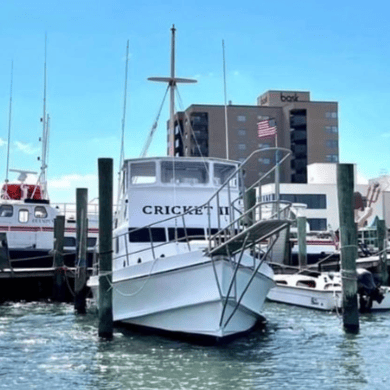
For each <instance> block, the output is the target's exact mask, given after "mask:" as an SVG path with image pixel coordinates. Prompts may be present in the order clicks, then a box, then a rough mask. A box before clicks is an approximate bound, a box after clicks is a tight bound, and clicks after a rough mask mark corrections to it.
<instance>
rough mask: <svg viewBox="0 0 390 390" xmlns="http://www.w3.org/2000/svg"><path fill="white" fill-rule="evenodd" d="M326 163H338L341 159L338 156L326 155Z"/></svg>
mask: <svg viewBox="0 0 390 390" xmlns="http://www.w3.org/2000/svg"><path fill="white" fill-rule="evenodd" d="M326 161H327V162H338V161H339V157H338V156H337V154H327V155H326Z"/></svg>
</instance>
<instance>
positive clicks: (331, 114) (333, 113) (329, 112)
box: [325, 111, 337, 118]
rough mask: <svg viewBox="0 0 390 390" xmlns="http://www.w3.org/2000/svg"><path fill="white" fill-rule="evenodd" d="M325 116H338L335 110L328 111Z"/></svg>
mask: <svg viewBox="0 0 390 390" xmlns="http://www.w3.org/2000/svg"><path fill="white" fill-rule="evenodd" d="M325 117H326V118H337V112H335V111H328V112H327V113H326V114H325Z"/></svg>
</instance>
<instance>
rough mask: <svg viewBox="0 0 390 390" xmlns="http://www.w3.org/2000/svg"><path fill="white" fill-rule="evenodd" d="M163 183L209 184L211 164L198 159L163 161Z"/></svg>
mask: <svg viewBox="0 0 390 390" xmlns="http://www.w3.org/2000/svg"><path fill="white" fill-rule="evenodd" d="M161 181H162V183H176V184H182V183H183V184H191V185H194V184H207V183H208V182H209V164H208V163H203V162H197V161H194V162H193V161H162V162H161Z"/></svg>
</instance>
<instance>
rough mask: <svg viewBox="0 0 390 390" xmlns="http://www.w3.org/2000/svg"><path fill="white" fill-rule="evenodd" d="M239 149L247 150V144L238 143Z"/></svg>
mask: <svg viewBox="0 0 390 390" xmlns="http://www.w3.org/2000/svg"><path fill="white" fill-rule="evenodd" d="M238 150H246V145H245V144H238Z"/></svg>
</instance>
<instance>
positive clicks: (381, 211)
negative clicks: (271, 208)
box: [258, 163, 390, 234]
mask: <svg viewBox="0 0 390 390" xmlns="http://www.w3.org/2000/svg"><path fill="white" fill-rule="evenodd" d="M354 167H355V177H354V183H355V190H354V198H355V204H354V209H355V222H356V223H357V224H358V227H359V228H360V229H361V228H367V229H368V228H369V227H370V226H371V225H372V224H374V223H375V219H376V218H379V219H384V220H385V224H386V226H387V227H390V175H383V176H381V177H380V178H377V179H372V180H369V182H368V184H367V183H359V182H358V180H357V173H356V165H355V166H354ZM307 173H308V175H307V179H308V180H307V183H282V184H280V199H281V200H286V201H290V202H293V203H299V204H305V205H306V206H307V207H306V209H305V210H304V211H303V212H302V215H304V216H306V218H307V222H308V224H309V227H310V230H333V231H336V230H338V229H339V209H338V199H337V164H335V163H316V164H309V165H308V167H307ZM258 196H261V198H262V200H263V201H269V200H274V199H275V185H274V184H266V185H263V186H262V188H261V194H258ZM375 234H376V233H375Z"/></svg>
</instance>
